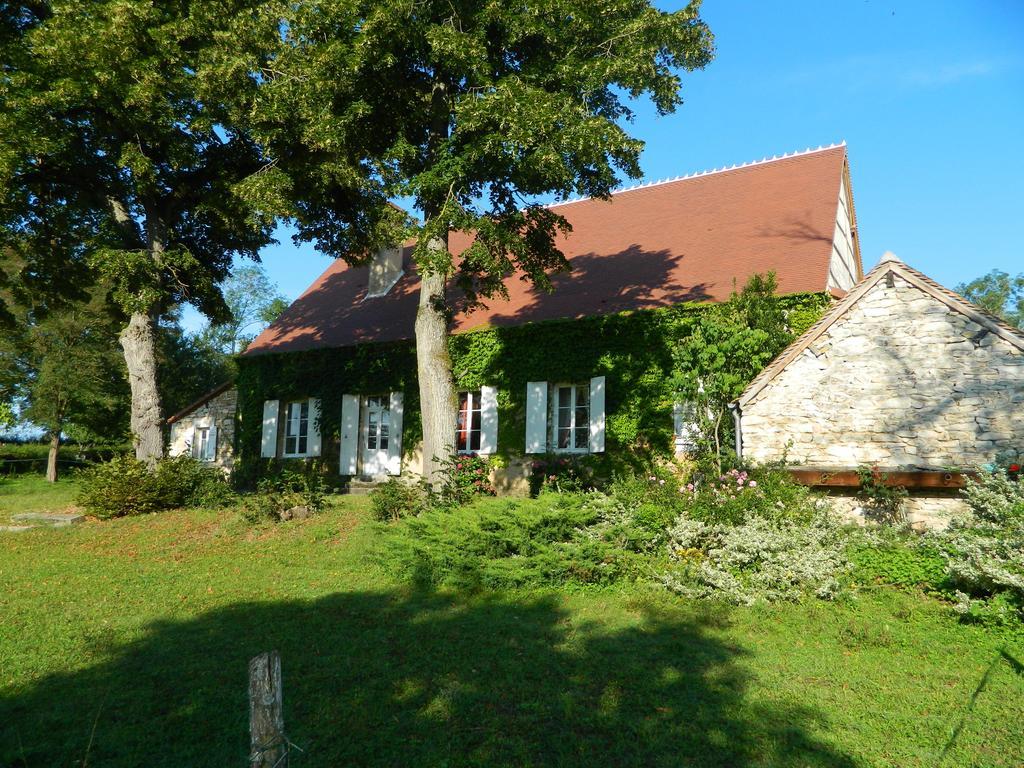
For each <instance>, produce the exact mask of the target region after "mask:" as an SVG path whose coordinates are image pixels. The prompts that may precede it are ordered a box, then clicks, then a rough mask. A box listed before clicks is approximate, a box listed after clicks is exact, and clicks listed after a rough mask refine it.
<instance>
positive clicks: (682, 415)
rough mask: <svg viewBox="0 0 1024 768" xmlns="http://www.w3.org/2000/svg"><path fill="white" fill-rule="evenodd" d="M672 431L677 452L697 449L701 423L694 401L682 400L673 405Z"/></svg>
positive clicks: (691, 451)
mask: <svg viewBox="0 0 1024 768" xmlns="http://www.w3.org/2000/svg"><path fill="white" fill-rule="evenodd" d="M672 432H673V434H674V436H675V446H676V453H693V452H694V451H696V450H697V440H698V438H699V437H700V423H699V421H698V420H697V407H696V406H695V405H694V404H693V403H691V402H681V403H676V404H675V405H674V406H673V407H672Z"/></svg>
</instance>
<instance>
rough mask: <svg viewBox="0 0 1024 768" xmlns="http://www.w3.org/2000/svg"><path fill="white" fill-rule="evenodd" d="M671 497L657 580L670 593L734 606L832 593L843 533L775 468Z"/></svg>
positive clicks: (842, 562)
mask: <svg viewBox="0 0 1024 768" xmlns="http://www.w3.org/2000/svg"><path fill="white" fill-rule="evenodd" d="M659 484H660V481H659ZM666 485H667V483H666ZM677 493H678V495H679V497H680V498H681V499H682V502H681V504H676V505H674V506H675V508H676V509H677V510H679V511H678V517H676V518H675V521H674V523H673V524H672V526H671V527H670V529H669V531H668V538H669V542H668V553H669V557H670V562H669V563H668V564H667V565H666V567H664V568H663V569H661V570H660V572H659V574H658V578H659V580H660V581H661V582H662V583H663V584H664V585H665V586H666V587H668V588H669V589H670V590H672V591H674V592H677V593H679V594H682V595H686V596H688V597H699V598H704V597H707V598H715V599H721V600H726V601H728V602H733V603H740V604H753V603H756V602H761V601H766V602H775V601H780V600H798V599H801V598H803V597H804V596H806V595H808V594H813V595H815V596H816V597H819V598H822V599H832V598H834V597H835V596H836V595H837V594H838V592H839V588H840V584H841V581H840V577H841V576H842V575H843V573H844V572H845V571H846V569H847V567H848V564H847V560H846V556H845V553H844V547H845V538H846V534H845V530H844V527H843V525H842V523H841V522H840V521H839V519H838V518H837V517H835V516H834V515H833V514H832V513H831V512H830V511H829V510H828V508H827V507H825V506H824V505H822V504H821V503H820V501H819V500H817V499H815V497H814V496H813V495H812V494H811V493H810V491H809V490H808V489H807V488H805V487H804V486H801V485H798V484H797V483H796V482H794V481H793V479H792V478H791V477H790V475H789V474H788V473H787V472H785V471H784V470H782V469H781V468H779V467H774V466H766V467H761V468H753V469H751V470H750V471H749V472H748V471H741V470H737V469H733V470H730V471H728V472H725V473H723V474H721V475H719V476H718V477H714V476H712V477H705V478H702V477H700V476H697V477H695V478H694V481H693V482H689V483H687V484H686V485H684V486H682V487H680V488H678V491H677Z"/></svg>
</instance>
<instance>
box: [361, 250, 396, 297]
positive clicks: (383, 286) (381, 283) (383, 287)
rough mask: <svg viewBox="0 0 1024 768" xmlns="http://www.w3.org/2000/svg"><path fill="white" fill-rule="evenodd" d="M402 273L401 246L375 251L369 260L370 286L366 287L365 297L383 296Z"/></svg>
mask: <svg viewBox="0 0 1024 768" xmlns="http://www.w3.org/2000/svg"><path fill="white" fill-rule="evenodd" d="M403 274H404V273H403V270H402V249H401V248H384V249H382V250H380V251H377V254H376V255H375V256H374V257H373V261H371V262H370V286H369V288H367V291H366V298H368V299H373V298H376V297H378V296H384V295H385V294H387V292H388V291H390V290H391V289H392V287H394V285H395V283H397V282H398V279H399V278H400V277H401V276H402V275H403Z"/></svg>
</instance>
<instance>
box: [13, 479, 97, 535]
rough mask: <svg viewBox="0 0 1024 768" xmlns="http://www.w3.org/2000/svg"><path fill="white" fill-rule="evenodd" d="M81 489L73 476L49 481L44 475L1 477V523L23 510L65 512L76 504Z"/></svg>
mask: <svg viewBox="0 0 1024 768" xmlns="http://www.w3.org/2000/svg"><path fill="white" fill-rule="evenodd" d="M77 490H78V486H77V483H76V482H75V479H74V475H73V474H71V475H65V476H64V477H60V478H58V480H57V482H56V483H48V482H46V478H45V477H43V476H42V475H10V476H6V477H0V525H6V524H7V523H8V522H9V521H10V519H11V515H16V514H18V513H20V512H64V511H66V510H67V509H68V508H70V507H72V506H74V502H75V493H76V492H77Z"/></svg>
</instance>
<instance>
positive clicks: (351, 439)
mask: <svg viewBox="0 0 1024 768" xmlns="http://www.w3.org/2000/svg"><path fill="white" fill-rule="evenodd" d="M358 453H359V396H358V395H342V396H341V458H340V460H339V462H338V474H341V475H354V474H356V456H357V455H358Z"/></svg>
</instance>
